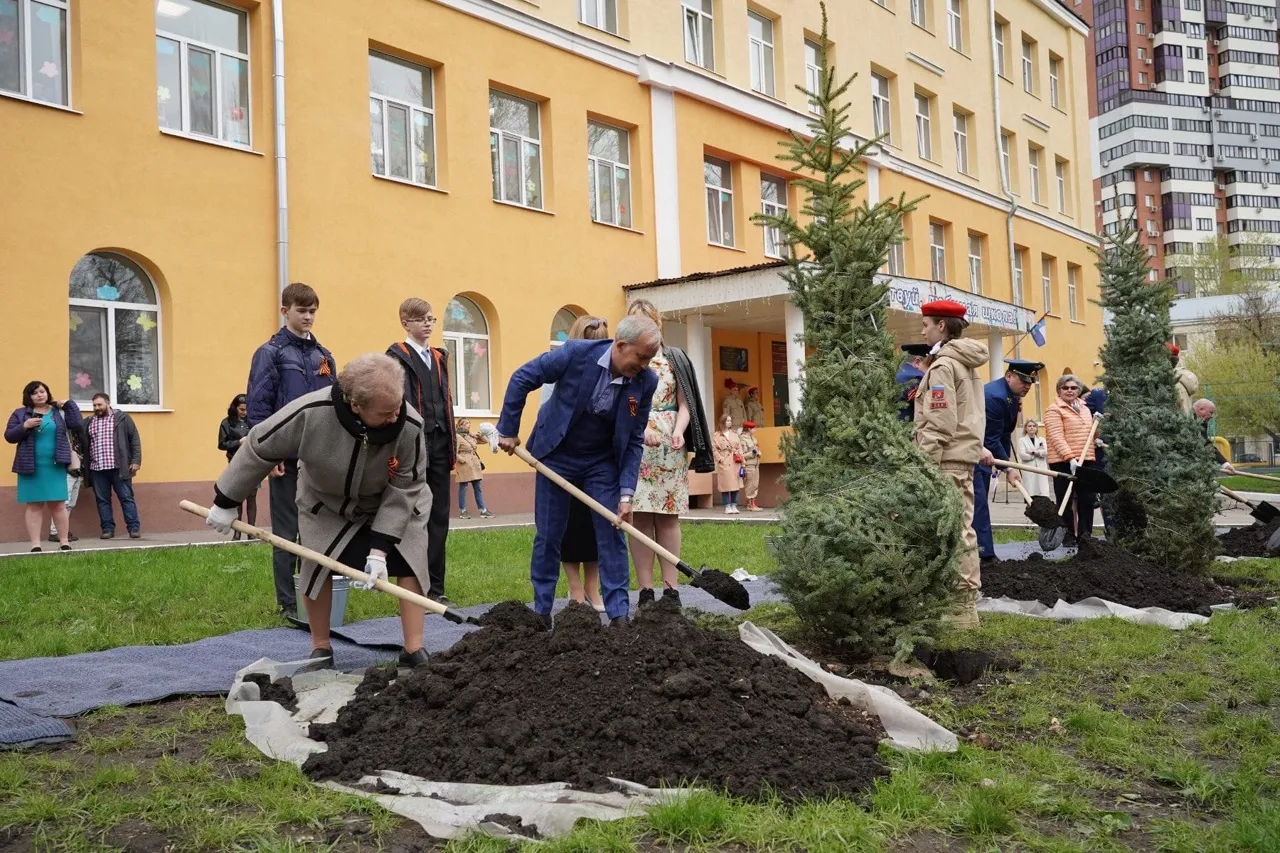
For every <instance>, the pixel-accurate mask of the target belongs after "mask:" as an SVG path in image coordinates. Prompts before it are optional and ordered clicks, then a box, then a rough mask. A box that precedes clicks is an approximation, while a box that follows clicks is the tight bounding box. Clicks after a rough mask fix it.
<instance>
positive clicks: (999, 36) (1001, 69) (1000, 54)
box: [996, 21, 1009, 77]
mask: <svg viewBox="0 0 1280 853" xmlns="http://www.w3.org/2000/svg"><path fill="white" fill-rule="evenodd" d="M1008 26H1009V25H1008V24H1003V23H1001V22H999V21H996V73H997V74H999V75H1000V76H1001V77H1004V76H1005V72H1006V68H1005V64H1004V36H1005V29H1006V28H1007V27H1008Z"/></svg>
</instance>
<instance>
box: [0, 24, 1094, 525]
mask: <svg viewBox="0 0 1280 853" xmlns="http://www.w3.org/2000/svg"><path fill="white" fill-rule="evenodd" d="M829 13H830V15H831V19H830V25H829V27H830V29H829V34H830V38H831V41H832V45H833V46H832V52H831V56H832V58H833V60H834V63H835V65H836V66H837V69H838V71H839V73H840V74H841V75H847V74H851V73H856V74H857V75H858V76H857V79H856V80H855V81H854V82H853V84H852V86H851V87H850V89H849V93H848V97H849V100H850V103H851V118H852V123H853V127H854V129H855V131H856V133H858V134H860V135H861V136H862V137H863V138H866V137H871V136H877V135H881V134H885V133H887V137H886V139H885V142H884V144H882V145H881V146H880V147H879V148H878V149H877V150H876V151H875V152H873V154H872V155H871V156H870V157H869V158H868V159H867V162H866V167H867V179H868V185H867V189H866V196H867V197H868V198H869V199H870V200H873V201H874V200H880V199H886V198H890V197H895V198H896V197H897V196H898V195H900V194H901V195H905V196H907V197H908V198H917V197H924V199H923V200H922V201H921V202H920V205H919V207H918V209H917V210H916V211H915V212H914V213H912V214H911V215H910V217H909V219H908V222H907V228H908V240H907V242H906V243H905V244H904V246H903V247H902V251H901V252H900V253H897V254H895V257H893V258H891V262H890V267H889V268H888V269H887V270H886V274H887V275H889V276H891V280H892V281H893V282H895V292H896V293H898V294H899V296H901V299H900V303H901V304H898V303H894V304H892V305H891V308H892V309H893V310H891V312H890V313H891V315H893V316H892V318H891V325H892V327H893V329H894V331H895V334H896V335H897V336H898V337H899V338H900V339H901V340H904V341H905V340H913V339H915V336H916V335H917V334H918V320H916V319H915V318H914V314H913V311H912V309H913V307H914V308H915V309H916V312H917V313H918V297H919V295H920V294H926V295H927V294H930V293H941V292H948V293H949V292H950V291H948V290H947V288H946V287H945V286H950V287H951V288H955V289H956V291H957V292H961V293H965V294H970V295H971V296H972V300H973V304H974V305H975V306H977V307H980V308H981V309H982V313H983V314H984V315H985V316H988V317H996V316H997V315H998V316H1000V317H1002V318H1004V319H1001V320H991V321H990V322H991V325H988V324H986V323H978V324H977V325H976V331H977V333H979V334H987V335H988V336H989V337H990V340H991V342H992V343H993V345H995V346H996V349H997V354H1003V355H1011V354H1012V353H1013V348H1014V342H1015V341H1017V340H1019V338H1020V335H1021V333H1022V332H1025V329H1026V327H1027V326H1028V325H1029V324H1030V321H1031V320H1032V319H1034V318H1035V317H1038V316H1039V315H1040V314H1041V313H1042V312H1044V311H1045V310H1046V309H1047V310H1048V312H1049V321H1048V330H1047V331H1048V338H1049V341H1048V344H1047V346H1045V347H1044V348H1035V347H1034V346H1032V345H1031V343H1030V341H1029V339H1027V340H1022V342H1021V343H1020V344H1019V345H1018V349H1019V351H1020V352H1021V354H1022V355H1023V356H1024V357H1033V358H1037V359H1040V360H1043V361H1046V362H1047V363H1048V364H1049V369H1048V373H1049V374H1050V375H1056V374H1057V373H1060V372H1061V370H1062V368H1064V367H1068V366H1069V367H1073V368H1075V369H1076V372H1078V373H1081V374H1082V375H1084V376H1085V377H1086V379H1088V378H1092V375H1093V369H1092V365H1091V362H1093V361H1094V360H1095V358H1096V352H1097V349H1098V346H1099V345H1100V343H1101V340H1102V329H1101V313H1100V309H1098V308H1097V306H1096V305H1094V304H1093V303H1092V302H1091V301H1090V300H1091V299H1092V298H1096V295H1097V273H1096V270H1095V269H1094V266H1093V258H1092V255H1091V251H1090V250H1091V246H1092V245H1093V237H1092V235H1091V233H1090V229H1091V227H1092V208H1091V205H1090V198H1091V195H1090V193H1091V190H1090V185H1089V181H1088V173H1087V169H1086V161H1087V154H1088V147H1087V146H1088V144H1089V143H1088V121H1087V108H1086V102H1085V98H1086V91H1085V75H1086V74H1087V69H1088V65H1087V62H1086V59H1085V54H1084V37H1085V28H1084V25H1083V24H1081V23H1080V22H1079V21H1078V19H1076V18H1075V17H1074V16H1073V15H1072V14H1071V13H1070V12H1068V11H1067V10H1066V9H1065V8H1063V7H1062V6H1060V5H1058V4H1057V3H1056V2H1054V0H999V2H998V3H996V4H995V5H992V4H990V3H979V2H973V0H885V3H884V4H883V5H882V4H879V3H877V2H874V0H857V2H854V3H847V4H845V3H842V4H836V5H833V6H832V7H831V8H830V9H829ZM993 22H994V23H995V26H992V24H993ZM820 29H821V17H820V10H819V6H818V4H817V2H815V0H775V3H774V4H773V5H772V6H764V5H758V4H756V3H746V2H738V0H684V3H683V4H678V3H675V2H664V3H661V4H658V3H653V4H649V3H640V2H635V0H578V2H577V3H576V4H575V3H572V2H559V0H556V2H552V0H544V2H542V3H540V4H535V3H528V2H524V0H510V2H507V3H500V2H494V1H493V0H384V2H379V3H351V2H341V0H306V2H303V0H275V2H269V0H263V2H260V3H254V2H230V3H226V4H215V3H211V2H201V0H157V2H155V3H130V4H123V3H113V4H102V3H89V2H79V0H48V2H36V0H5V2H0V187H3V189H4V195H5V202H6V203H5V204H4V205H3V207H0V257H3V258H4V261H5V263H4V264H3V265H2V266H0V294H2V295H3V304H4V306H5V310H4V312H3V313H2V314H0V330H2V332H3V337H4V340H5V341H6V342H7V344H8V346H7V348H6V349H7V352H6V362H5V364H6V366H5V370H4V376H5V382H4V386H5V387H6V388H9V389H10V392H9V393H10V394H11V398H12V400H13V406H15V407H16V406H17V405H18V404H19V402H20V390H21V387H22V385H24V384H25V383H26V382H27V381H30V380H31V379H41V380H43V381H45V382H47V383H48V384H49V385H50V386H51V387H52V388H53V390H54V394H55V396H59V397H61V396H72V397H74V398H76V399H78V400H82V401H84V402H85V407H86V408H87V406H88V398H89V397H90V396H91V395H92V393H93V392H94V391H96V390H104V391H106V392H107V393H109V394H111V395H112V396H113V398H115V400H116V403H117V405H118V406H119V407H120V408H123V409H125V410H127V411H129V412H130V414H131V415H132V416H133V418H134V420H135V421H136V422H137V425H138V429H139V432H140V434H141V437H142V441H143V454H144V461H143V466H142V470H141V471H140V473H139V475H138V479H137V481H136V491H137V494H138V499H139V504H140V508H141V512H142V522H143V527H144V529H146V530H153V531H156V530H161V529H165V528H169V529H173V528H177V527H182V526H189V524H190V520H189V519H186V518H183V517H182V516H181V515H180V514H179V513H178V512H177V511H176V510H175V509H174V508H173V506H174V504H175V503H176V501H177V500H178V499H179V498H181V497H191V498H195V499H203V498H206V497H207V496H208V495H209V493H210V489H209V483H210V481H211V480H212V479H213V478H215V477H216V475H217V473H218V472H219V470H220V469H221V467H222V465H223V464H224V463H225V459H224V457H223V455H222V454H221V453H220V452H218V450H217V449H216V441H215V438H216V433H217V428H218V423H219V421H220V420H221V419H222V417H223V416H224V415H225V413H226V408H227V404H228V402H229V401H230V400H231V398H232V397H233V396H234V395H235V394H236V393H240V392H243V390H244V388H245V381H246V376H247V371H248V364H249V359H250V356H251V355H252V353H253V351H254V349H255V348H256V347H257V346H258V345H259V344H261V343H262V342H263V341H264V340H266V338H267V337H268V336H269V335H270V334H272V333H273V332H274V331H275V329H276V328H277V326H278V322H279V314H278V304H279V299H278V293H279V290H280V288H281V287H282V286H283V284H285V283H287V282H289V281H305V282H307V283H309V284H311V285H312V286H313V287H315V288H316V290H317V291H318V292H319V294H320V298H321V310H320V313H319V316H318V320H317V323H316V327H315V334H316V337H317V338H318V339H319V340H320V341H321V342H322V343H323V344H324V345H325V346H327V347H329V348H330V349H331V350H332V351H333V352H334V354H335V356H336V357H337V359H338V361H339V363H340V364H341V363H342V362H344V361H346V360H347V359H349V358H351V357H353V356H355V355H357V354H359V353H362V352H367V351H371V350H376V351H381V350H383V349H385V348H386V346H387V345H388V344H390V343H391V342H393V341H395V340H397V339H399V338H400V337H401V336H402V330H401V329H400V326H399V323H398V320H397V316H396V307H397V305H398V304H399V302H400V301H401V300H402V299H403V298H405V297H407V296H421V297H424V298H426V299H427V300H429V301H430V302H431V303H432V304H433V305H434V306H435V309H436V313H437V315H439V316H440V317H441V320H442V322H441V323H440V324H438V327H437V328H438V329H440V331H438V332H437V336H438V339H437V341H435V342H436V343H437V344H445V345H448V346H449V347H450V348H451V349H452V350H454V351H455V353H456V355H457V357H458V360H460V361H461V364H457V365H456V366H455V373H456V375H457V379H456V383H457V387H456V388H455V394H456V397H457V402H458V408H459V411H460V412H461V413H466V414H469V415H470V416H471V417H472V419H473V420H486V419H488V420H492V419H493V418H494V413H495V411H496V409H497V408H498V407H499V406H500V403H501V398H502V393H503V392H504V390H505V383H506V378H507V377H508V376H509V375H510V373H511V372H512V371H513V370H514V369H515V368H516V367H518V366H519V365H520V364H521V363H523V362H524V361H526V360H527V359H529V358H531V357H533V356H534V355H536V354H537V353H539V352H542V351H544V350H546V349H547V348H548V346H551V345H553V344H554V343H555V341H556V338H557V335H558V334H559V333H562V332H563V331H564V329H565V327H566V325H567V323H568V322H570V321H571V320H572V317H573V316H574V315H576V314H580V313H583V312H587V313H593V314H599V315H602V316H605V317H608V318H609V319H610V320H611V321H613V322H616V320H617V318H618V317H619V316H620V315H621V314H622V312H623V310H624V308H625V304H626V299H627V294H631V296H632V297H635V296H639V295H644V296H645V298H650V299H652V300H653V301H655V303H657V304H658V305H659V307H660V308H662V310H663V312H664V315H665V316H666V317H667V319H668V330H669V334H668V337H669V338H670V339H671V341H672V342H673V343H677V344H680V345H682V346H685V347H687V348H688V349H689V350H690V354H691V356H692V357H694V361H695V366H696V368H697V369H698V372H699V374H700V380H701V385H702V394H703V397H704V400H705V403H706V404H707V405H708V406H710V407H714V408H716V409H718V408H719V406H720V403H721V400H722V396H723V394H722V389H723V384H724V379H726V378H734V379H736V380H737V381H741V382H744V383H746V384H753V385H758V386H760V387H761V388H762V391H763V396H764V397H765V400H764V402H765V407H766V410H769V411H771V412H773V414H772V415H770V418H769V419H770V420H771V421H772V423H771V424H770V426H771V427H773V425H774V424H778V423H782V422H784V421H785V415H786V413H787V412H788V411H790V410H792V409H793V408H794V407H795V406H798V405H800V404H801V401H800V399H799V394H798V385H797V384H796V382H797V380H798V377H799V370H800V367H799V365H798V362H799V361H800V360H801V359H802V357H803V351H802V350H798V349H797V346H796V344H795V343H794V342H793V341H790V340H789V338H790V337H792V335H793V334H794V332H796V331H797V330H798V328H799V327H798V326H797V318H796V317H793V316H791V315H792V313H793V312H792V311H791V310H790V309H789V306H788V305H787V302H786V298H785V288H783V289H781V290H780V289H779V281H780V280H779V279H778V267H777V265H776V261H775V259H774V256H776V254H777V251H776V246H774V245H772V244H771V242H770V235H768V234H766V233H765V232H764V231H763V230H762V229H760V228H759V227H757V226H756V225H754V224H752V223H751V222H750V216H751V215H752V214H753V213H756V212H759V211H761V210H762V209H764V207H765V205H767V204H772V205H781V204H785V205H786V206H787V207H788V208H789V209H790V210H792V211H798V210H799V208H800V204H801V199H800V198H799V195H798V192H797V190H795V189H794V188H789V187H788V186H787V184H786V180H787V178H788V177H790V176H789V175H788V173H787V171H786V169H785V167H784V165H783V164H781V163H780V162H779V161H778V160H777V155H778V153H779V152H780V150H781V149H780V147H779V143H780V141H782V140H784V139H786V138H787V132H788V131H792V130H794V131H803V129H804V127H805V122H806V120H807V117H808V115H809V105H808V103H807V99H806V97H805V96H804V95H803V94H802V93H800V92H799V91H797V90H796V87H797V86H805V85H806V81H807V80H809V79H811V77H812V75H813V73H814V68H813V64H814V45H815V40H816V38H817V33H818V32H819V31H820ZM7 33H8V34H11V38H6V34H7ZM997 56H1000V57H1001V59H1000V60H999V61H998V62H997V60H996V57H997ZM1001 137H1003V140H1004V142H1003V148H1004V150H1007V156H1006V155H1004V154H1002V142H1001ZM852 142H854V140H851V143H852ZM1002 164H1003V165H1002ZM1006 173H1007V181H1006V179H1005V175H1006ZM1011 246H1012V251H1011ZM727 271H736V272H727ZM703 274H714V275H703ZM1015 281H1019V282H1020V284H1021V286H1020V288H1016V287H1015ZM935 282H937V283H935ZM944 285H945V286H944ZM912 294H915V296H912ZM895 298H897V297H895ZM1046 298H1047V299H1048V303H1047V304H1046V302H1045V300H1046ZM1004 320H1008V323H1007V324H1006V325H1005V326H1001V323H1002V322H1004ZM744 353H745V355H744ZM993 360H994V357H993ZM771 395H772V396H773V397H776V398H777V404H776V408H775V405H773V404H772V402H771V399H770V397H771ZM1045 402H1047V399H1046V400H1045ZM532 407H533V403H531V406H530V409H529V410H528V413H527V416H526V428H527V427H528V426H530V425H531V423H532V417H533V408H532ZM1032 408H1033V409H1034V408H1035V406H1034V404H1033V406H1032ZM775 429H776V427H775ZM770 435H771V434H770ZM763 443H764V444H766V445H771V444H772V443H773V442H772V441H771V440H766V441H765V442H763ZM488 467H489V470H488V471H487V472H486V476H487V478H488V479H489V480H490V481H491V483H490V484H489V488H488V489H486V491H487V492H488V494H489V496H490V498H491V500H490V503H491V506H493V507H494V508H495V509H496V510H498V511H516V510H523V509H526V508H527V507H528V506H530V505H531V500H530V497H529V496H530V494H531V476H530V475H529V474H528V473H527V472H525V471H523V470H521V468H520V466H519V463H518V462H516V461H515V460H511V459H507V458H505V457H504V458H500V459H499V458H496V457H495V458H493V459H492V460H491V461H488ZM3 476H4V478H5V479H0V501H3V500H9V501H10V502H11V501H12V495H13V491H12V490H13V486H14V479H13V475H11V474H8V473H6V474H4V475H3ZM5 495H7V496H8V497H7V498H6V497H4V496H5ZM92 503H93V502H92V500H91V499H88V498H87V497H86V499H85V500H82V501H81V506H80V507H79V508H78V510H77V512H76V519H77V521H76V525H77V526H78V529H81V530H90V529H91V528H92V524H93V522H92V519H93V518H94V513H93V507H92ZM19 527H20V521H19V520H18V517H17V514H16V513H4V514H0V528H3V529H0V535H7V536H9V538H19V537H20V536H21V532H20V529H19Z"/></svg>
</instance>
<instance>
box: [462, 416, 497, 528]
mask: <svg viewBox="0 0 1280 853" xmlns="http://www.w3.org/2000/svg"><path fill="white" fill-rule="evenodd" d="M456 432H457V439H456V442H457V444H456V446H457V448H458V450H457V457H456V461H455V462H454V463H453V477H454V479H455V480H457V481H458V515H459V516H460V517H462V518H470V517H471V516H470V515H468V514H467V486H468V485H470V486H471V489H472V491H474V492H475V496H476V509H478V510H480V517H481V518H493V513H491V512H489V510H488V509H487V508H486V507H485V505H484V492H483V491H481V488H480V481H481V480H483V479H484V464H483V463H482V462H481V461H480V455H479V454H478V453H477V449H478V448H479V447H480V443H481V442H482V441H484V439H482V438H480V437H479V436H476V435H472V434H471V420H470V419H469V418H458V425H457V430H456ZM484 443H485V444H488V442H484Z"/></svg>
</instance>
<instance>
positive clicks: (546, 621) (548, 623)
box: [540, 613, 555, 631]
mask: <svg viewBox="0 0 1280 853" xmlns="http://www.w3.org/2000/svg"><path fill="white" fill-rule="evenodd" d="M540 617H541V619H542V624H543V625H544V626H545V627H546V629H547V630H548V631H550V630H551V628H552V627H553V626H554V624H555V620H553V619H552V618H551V614H550V613H542V614H540Z"/></svg>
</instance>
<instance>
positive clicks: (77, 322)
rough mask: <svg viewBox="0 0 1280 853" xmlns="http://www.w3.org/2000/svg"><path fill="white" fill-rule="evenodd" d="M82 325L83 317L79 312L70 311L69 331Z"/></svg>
mask: <svg viewBox="0 0 1280 853" xmlns="http://www.w3.org/2000/svg"><path fill="white" fill-rule="evenodd" d="M83 325H84V318H83V317H81V316H80V315H79V314H76V313H75V312H72V314H71V331H73V332H74V331H76V330H78V329H79V328H80V327H81V326H83Z"/></svg>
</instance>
